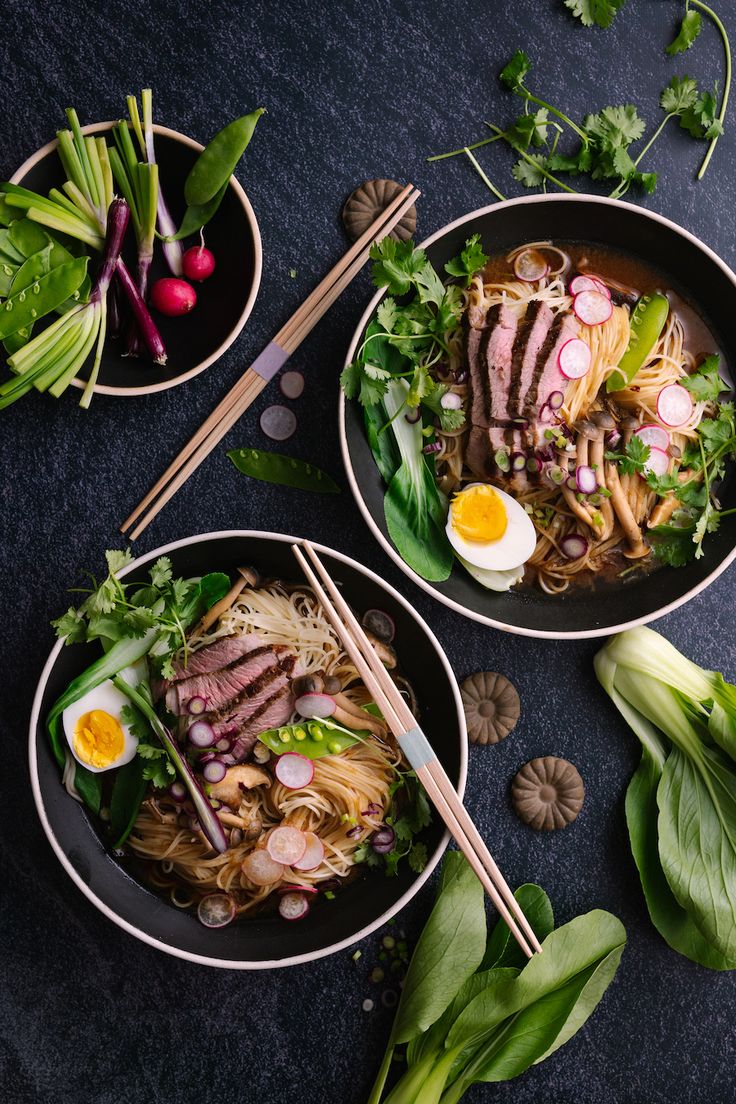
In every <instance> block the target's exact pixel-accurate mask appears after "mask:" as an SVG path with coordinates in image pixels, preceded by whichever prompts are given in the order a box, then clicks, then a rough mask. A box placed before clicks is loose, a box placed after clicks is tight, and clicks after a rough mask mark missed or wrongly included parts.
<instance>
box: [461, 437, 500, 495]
mask: <svg viewBox="0 0 736 1104" xmlns="http://www.w3.org/2000/svg"><path fill="white" fill-rule="evenodd" d="M506 433H507V431H506V430H505V429H504V428H503V426H491V428H490V429H484V428H483V427H482V426H471V428H470V434H469V436H468V443H467V445H466V447H465V463H466V465H467V466H468V467H469V468H470V470H471V471H472V473H473V475H475V476H477V477H478V479H480V480H482V481H483V482H485V481H487V480H488V479H489V478H490V477H491V476H499V475H502V474H503V473H502V472H501V469H500V468H499V467H498V465H497V463H496V460H495V456H496V452H497V451H498V450H499V449H501V448H503V447H504V445H505V444H506Z"/></svg>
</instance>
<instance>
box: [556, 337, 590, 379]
mask: <svg viewBox="0 0 736 1104" xmlns="http://www.w3.org/2000/svg"><path fill="white" fill-rule="evenodd" d="M557 364H558V365H559V369H560V371H561V372H562V374H563V376H565V378H566V379H582V377H583V376H587V374H588V372H589V371H590V345H589V344H588V342H587V341H583V339H582V338H581V337H573V338H571V340H570V341H566V342H565V344H564V345H563V346H562V348H561V349H560V352H559V355H558V357H557Z"/></svg>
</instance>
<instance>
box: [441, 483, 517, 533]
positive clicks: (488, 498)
mask: <svg viewBox="0 0 736 1104" xmlns="http://www.w3.org/2000/svg"><path fill="white" fill-rule="evenodd" d="M507 525H508V519H507V517H506V507H505V506H504V504H503V501H502V499H501V496H500V495H498V494H496V492H495V491H494V489H493V487H489V486H487V485H486V484H483V485H482V486H478V487H468V489H467V490H465V491H461V492H460V494H458V495H456V496H455V498H454V499H453V500H452V528H453V529H454V531H455V532H456V533H457V534H458V536H459V537H464V538H465V540H469V541H493V540H498V539H499V537H502V536H503V535H504V533H505V532H506V526H507Z"/></svg>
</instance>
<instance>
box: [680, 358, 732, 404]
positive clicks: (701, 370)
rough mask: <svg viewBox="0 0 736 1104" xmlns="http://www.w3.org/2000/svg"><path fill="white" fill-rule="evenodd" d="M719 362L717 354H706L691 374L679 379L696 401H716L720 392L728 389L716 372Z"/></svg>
mask: <svg viewBox="0 0 736 1104" xmlns="http://www.w3.org/2000/svg"><path fill="white" fill-rule="evenodd" d="M719 364H720V357H719V356H718V354H715V355H713V356H707V357H706V358H705V360H704V361H703V363H702V364H700V365H699V366H698V368H697V370H696V371H695V372H693V374H692V375H690V376H687V377H686V378H685V379H682V380H680V383H681V384H682V386H683V387H684V388H686V390H688V391H689V392H690V394H691V395H692V397H693V399H694V400H695V401H696V402H709V401H711V402H717V400H718V396H719V395H720V394H721V392H722V391H728V390H729V386H728V384H727V383H725V382H724V381H723V380H722V379H721V377H720V375H719V374H718V368H719Z"/></svg>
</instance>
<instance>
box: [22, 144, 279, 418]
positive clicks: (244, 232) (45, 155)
mask: <svg viewBox="0 0 736 1104" xmlns="http://www.w3.org/2000/svg"><path fill="white" fill-rule="evenodd" d="M113 126H114V123H111V122H108V123H93V124H91V125H90V126H86V127H83V128H82V130H83V133H84V134H96V135H103V134H105V135H106V136H107V137H108V141H109V142H111V141H112V136H111V135H110V134H109V131H110V129H111V127H113ZM153 129H154V134H155V139H154V140H155V146H156V159H157V161H158V163H159V177H160V182H161V188H162V191H163V193H164V195H165V197H166V202H167V204H168V206H169V208H170V210H171V214H172V217H173V219H174V222H175V223H176V224H177V225H179V223H180V222H181V218H182V216H183V214H184V206H185V205H184V181H185V180H186V178H187V175H188V173H189V170H190V169H191V167H192V165H193V164H194V162H195V161H196V159H197V157H198V155H199V153H200V152H201V150H202V146H201V145H200V144H199V142H195V141H194V139H193V138H188V137H187V136H186V134H179V132H178V131H176V130H170V129H169V128H168V127H163V126H157V125H154V128H153ZM56 150H57V142H56V140H55V139H54V141H53V142H49V143H48V145H45V146H44V147H43V148H42V149H40V150H38V152H37V153H34V154H33V156H32V157H29V158H28V160H27V161H25V162H24V163H23V164H22V165H21V167H20V168H19V169H18V171H17V172H16V173H15V174H14V175H13V176H12V177H11V183H12V184H22V185H23V187H24V188H30V189H31V190H32V191H34V192H40V193H41V194H42V195H46V194H47V193H48V191H49V189H50V188H60V187H61V185H62V184H63V183H64V173H63V170H62V167H61V161H60V160H59V155H58V153H57V152H56ZM204 233H205V239H206V244H207V248H208V249H211V250H212V252H213V253H214V255H215V259H216V265H215V271H214V273H213V275H212V276H210V278H209V279H208V280H206V281H204V282H203V283H198V284H196V285H195V287H196V291H197V305H196V306H195V308H194V310H192V311H191V312H190V313H189V314H187V315H184V316H183V317H181V318H166V317H164V316H163V315H161V314H158V313H156V312H152V313H153V315H154V318H155V321H156V325H157V326H158V328H159V330H160V331H161V336H162V337H163V339H164V344H165V346H166V351H167V354H168V359H167V362H166V364H165V365H163V366H160V365H157V364H152V363H151V362H150V361H149V360H148V359H146V358H145V357H141V358H133V357H126V356H125V355H124V353H125V341H124V338H122V337H120V338H118V339H113V338H111V337H108V339H107V341H106V342H105V348H104V351H103V354H102V363H101V365H100V374H99V377H98V380H97V383H96V384H95V388H94V389H95V392H96V393H97V394H102V395H118V396H123V397H125V396H132V395H147V394H150V393H151V392H153V391H165V390H167V388H169V387H176V386H177V384H180V383H184V382H186V380H189V379H192V377H193V376H196V375H199V373H200V372H203V371H204V370H205V368H208V367H209V366H210V365H211V364H214V363H215V361H216V360H219V358H220V357H221V356H222V355H223V353H224V352H225V350H226V349H228V348H229V347H230V345H232V343H233V341H235V339H236V337H237V336H238V334H239V333H240V332H241V330H242V329H243V326H244V325H245V323H246V322H247V321H248V317H249V316H250V312H251V311H252V309H253V304H254V303H255V300H256V295H257V294H258V287H259V285H260V282H261V267H262V260H263V258H262V250H261V235H260V232H259V230H258V223H257V222H256V216H255V214H254V211H253V208H252V207H251V205H250V201H249V199H248V197H247V195H246V194H245V192H244V191H243V189H242V187H241V186H240V184H239V183H238V181H237V180H236V179H235V177H234V176H233V177H231V178H230V187H229V188H228V189H227V191H226V192H225V195H224V197H223V200H222V203H221V204H220V207H219V209H218V211H217V214H216V215H215V216H214V218H213V219H212V221H211V222H209V223H208V224H207V226H206V227H205V229H204ZM128 235H129V239H130V238H131V235H132V231H130V230H129V232H128ZM198 241H199V236H198V235H195V237H193V238H188V239H187V240H186V241H184V242H182V248H183V249H187V248H188V247H189V246H191V245H196V244H197V243H198ZM123 256H124V257H125V260H126V262H127V263H128V267H129V268H130V270H131V272H135V251H134V249H133V247H132V244H130V245H128V246H126V249H125V250H124V252H123ZM92 264H93V265H94V258H93V261H92ZM90 271H92V272H94V267H93V268H92V269H91V270H90ZM170 275H171V273H170V272H169V270H168V268H167V266H166V262H165V260H164V258H163V255H162V251H161V247H160V245H159V246H157V247H156V249H155V251H154V260H153V264H152V266H151V274H150V284H153V283H154V281H155V280H158V279H160V278H161V277H163V276H170ZM88 367H89V364H88V365H86V366H85V370H86V369H87V368H88ZM85 378H86V377H85V375H84V373H83V374H82V377H81V378H80V379H75V380H74V381H73V383H74V386H75V387H80V388H81V387H84V385H85Z"/></svg>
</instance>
